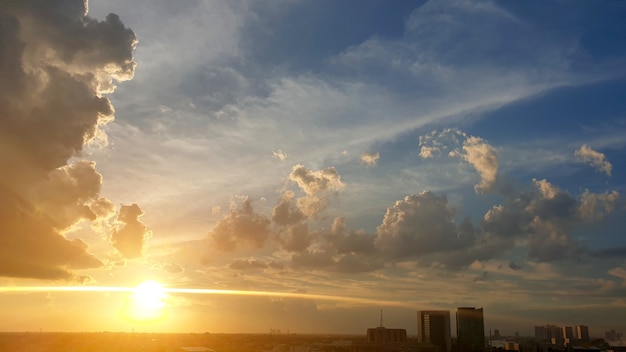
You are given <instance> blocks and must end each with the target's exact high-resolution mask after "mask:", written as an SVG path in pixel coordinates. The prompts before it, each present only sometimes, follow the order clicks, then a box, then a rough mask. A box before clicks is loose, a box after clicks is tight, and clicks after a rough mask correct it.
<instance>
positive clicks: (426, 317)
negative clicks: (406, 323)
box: [417, 310, 452, 352]
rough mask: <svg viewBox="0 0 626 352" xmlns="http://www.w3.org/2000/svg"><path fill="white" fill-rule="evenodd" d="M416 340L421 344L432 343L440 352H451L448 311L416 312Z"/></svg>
mask: <svg viewBox="0 0 626 352" xmlns="http://www.w3.org/2000/svg"><path fill="white" fill-rule="evenodd" d="M417 339H418V341H419V342H421V343H432V344H433V345H435V346H436V347H437V349H438V350H439V351H440V352H450V351H451V350H452V334H451V332H450V311H448V310H422V311H418V312H417Z"/></svg>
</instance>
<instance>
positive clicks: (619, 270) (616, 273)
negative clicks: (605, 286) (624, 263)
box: [609, 267, 626, 282]
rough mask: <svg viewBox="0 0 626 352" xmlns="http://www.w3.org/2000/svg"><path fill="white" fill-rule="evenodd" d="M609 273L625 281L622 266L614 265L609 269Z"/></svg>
mask: <svg viewBox="0 0 626 352" xmlns="http://www.w3.org/2000/svg"><path fill="white" fill-rule="evenodd" d="M609 274H611V275H613V276H615V277H619V278H620V279H623V280H624V282H626V268H622V267H615V268H613V269H611V270H609Z"/></svg>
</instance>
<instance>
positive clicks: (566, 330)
mask: <svg viewBox="0 0 626 352" xmlns="http://www.w3.org/2000/svg"><path fill="white" fill-rule="evenodd" d="M563 340H564V342H565V343H566V344H570V343H572V342H574V340H576V339H575V338H574V328H572V327H571V326H564V327H563Z"/></svg>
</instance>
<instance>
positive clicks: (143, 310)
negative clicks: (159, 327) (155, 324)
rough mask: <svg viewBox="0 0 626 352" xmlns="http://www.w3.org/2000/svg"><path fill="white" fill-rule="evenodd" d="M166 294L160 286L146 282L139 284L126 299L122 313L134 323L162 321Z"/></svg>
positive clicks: (153, 282) (156, 283)
mask: <svg viewBox="0 0 626 352" xmlns="http://www.w3.org/2000/svg"><path fill="white" fill-rule="evenodd" d="M166 298H167V294H166V293H165V290H164V288H163V286H162V285H161V284H159V283H158V282H156V281H154V280H146V281H144V282H142V283H141V284H139V285H138V286H137V287H136V288H135V289H134V290H133V292H132V293H131V294H130V296H129V297H128V298H127V300H126V302H125V304H124V309H123V313H124V316H125V317H126V318H127V319H130V320H132V321H136V322H152V321H156V320H161V319H163V317H164V315H165V300H166Z"/></svg>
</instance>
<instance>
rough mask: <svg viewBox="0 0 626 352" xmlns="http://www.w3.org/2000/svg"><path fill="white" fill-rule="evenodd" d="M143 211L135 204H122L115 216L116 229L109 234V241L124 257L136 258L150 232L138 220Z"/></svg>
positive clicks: (141, 252)
mask: <svg viewBox="0 0 626 352" xmlns="http://www.w3.org/2000/svg"><path fill="white" fill-rule="evenodd" d="M142 215H143V211H142V210H141V209H140V208H139V206H138V205H137V204H132V205H122V206H121V208H120V212H119V214H118V216H117V222H118V229H117V230H116V231H114V232H113V234H112V235H111V243H112V244H113V247H115V248H116V249H117V250H118V251H119V252H120V253H121V254H122V255H123V256H124V257H125V258H127V259H133V258H138V257H140V256H141V255H142V254H143V246H144V244H145V243H146V240H147V239H148V238H149V237H150V235H151V233H150V232H149V231H148V230H147V229H146V226H145V225H144V224H143V223H142V222H141V221H140V220H139V218H140V217H141V216H142Z"/></svg>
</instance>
